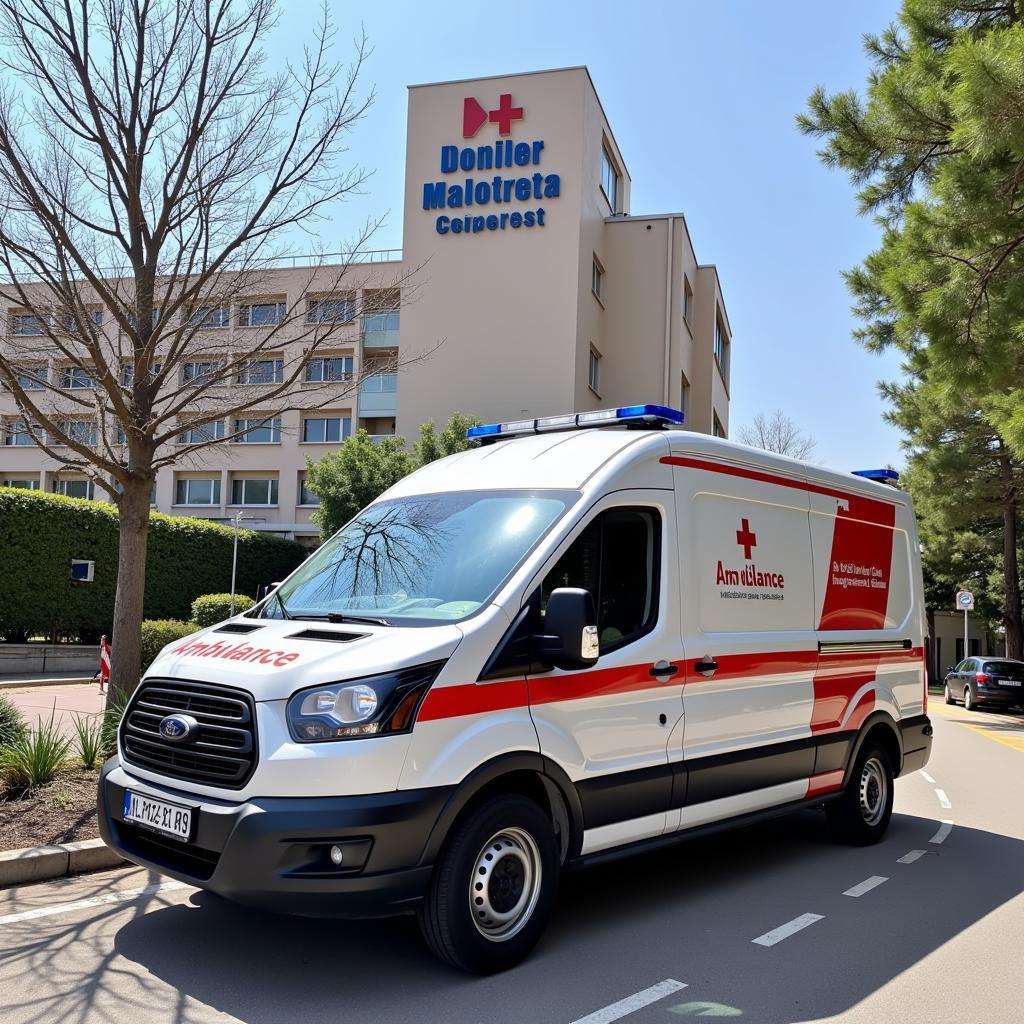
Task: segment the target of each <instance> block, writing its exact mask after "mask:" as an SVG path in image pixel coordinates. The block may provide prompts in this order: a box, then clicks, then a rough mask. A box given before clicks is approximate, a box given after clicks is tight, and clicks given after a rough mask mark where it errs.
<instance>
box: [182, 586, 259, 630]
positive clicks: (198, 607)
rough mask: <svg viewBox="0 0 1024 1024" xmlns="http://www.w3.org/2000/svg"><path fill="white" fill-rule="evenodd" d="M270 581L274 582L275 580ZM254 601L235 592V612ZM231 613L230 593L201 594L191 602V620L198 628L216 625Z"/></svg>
mask: <svg viewBox="0 0 1024 1024" xmlns="http://www.w3.org/2000/svg"><path fill="white" fill-rule="evenodd" d="M272 582H274V583H276V582H277V580H273V581H272ZM255 603H256V602H255V601H254V600H253V599H252V598H251V597H247V596H246V595H245V594H235V614H236V615H239V614H241V613H242V612H247V611H248V610H249V609H250V608H251V607H252V606H253V605H254V604H255ZM230 615H231V595H230V594H203V595H202V596H201V597H197V598H196V599H195V600H194V601H193V602H192V621H193V622H194V623H195V624H196V625H197V626H199V627H200V628H202V627H205V626H216V625H217V623H218V622H223V621H224V620H225V619H226V618H228V617H229V616H230Z"/></svg>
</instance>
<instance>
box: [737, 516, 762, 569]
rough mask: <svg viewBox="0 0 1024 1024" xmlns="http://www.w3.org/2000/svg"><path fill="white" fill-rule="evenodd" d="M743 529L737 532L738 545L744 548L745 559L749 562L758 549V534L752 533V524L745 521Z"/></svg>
mask: <svg viewBox="0 0 1024 1024" xmlns="http://www.w3.org/2000/svg"><path fill="white" fill-rule="evenodd" d="M742 527H743V528H742V529H740V530H737V531H736V543H737V544H739V546H740V547H741V548H743V557H744V558H745V559H746V560H747V561H748V562H749V561H750V558H751V554H752V553H753V549H754V548H756V547H757V534H756V533H751V530H750V523H749V522H748V521H747V520H746V519H744V520H743V523H742Z"/></svg>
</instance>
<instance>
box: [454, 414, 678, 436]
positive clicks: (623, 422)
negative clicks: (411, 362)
mask: <svg viewBox="0 0 1024 1024" xmlns="http://www.w3.org/2000/svg"><path fill="white" fill-rule="evenodd" d="M682 423H683V414H682V413H681V412H680V411H679V410H678V409H670V408H669V407H668V406H667V405H624V406H621V407H620V408H618V409H598V410H596V411H595V412H568V413H563V414H562V415H560V416H539V417H537V418H536V419H532V420H510V421H509V422H508V423H484V424H482V425H481V426H479V427H470V428H469V430H467V431H466V437H467V438H468V439H469V440H470V441H476V442H477V443H479V444H487V443H489V442H491V441H500V440H502V439H503V438H506V437H525V436H526V435H527V434H549V433H554V432H555V431H559V430H585V429H587V428H588V427H617V426H627V427H649V428H654V429H661V428H664V427H679V426H682Z"/></svg>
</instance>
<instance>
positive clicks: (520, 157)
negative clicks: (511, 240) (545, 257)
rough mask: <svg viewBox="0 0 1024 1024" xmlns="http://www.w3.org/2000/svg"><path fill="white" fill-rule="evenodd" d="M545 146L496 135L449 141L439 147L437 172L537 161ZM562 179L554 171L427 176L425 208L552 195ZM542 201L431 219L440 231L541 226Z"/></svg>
mask: <svg viewBox="0 0 1024 1024" xmlns="http://www.w3.org/2000/svg"><path fill="white" fill-rule="evenodd" d="M543 151H544V140H543V139H534V140H533V141H532V142H513V141H512V139H500V140H499V141H497V142H495V143H492V144H490V145H484V146H461V147H460V146H452V145H445V146H441V148H440V168H441V173H442V174H456V173H458V172H459V171H462V172H463V173H465V174H472V173H474V172H475V173H476V174H477V175H479V174H480V172H482V171H501V170H511V169H512V168H521V167H529V166H537V165H539V164H540V162H541V154H542V153H543ZM561 191H562V182H561V178H560V176H559V175H558V174H545V173H543V172H542V171H534V172H533V173H532V174H530V175H529V176H527V175H514V176H508V177H506V176H504V175H502V174H494V175H489V176H480V177H472V176H471V177H466V178H463V179H462V181H458V182H455V181H451V180H447V181H427V182H424V183H423V209H424V210H460V209H462V208H464V207H467V206H488V205H491V204H492V203H493V204H500V205H505V204H511V203H527V202H530V201H531V200H535V199H557V198H558V197H559V196H560V195H561ZM544 216H545V210H544V207H542V206H539V207H536V208H534V209H529V210H511V211H508V212H502V213H482V214H479V215H476V216H474V215H465V216H454V217H453V216H448V215H441V216H439V217H437V219H436V220H435V222H434V230H435V231H437V233H438V234H439V235H447V234H454V235H460V234H478V233H479V232H482V231H504V230H505V229H506V228H510V229H512V230H519V229H520V228H533V227H544Z"/></svg>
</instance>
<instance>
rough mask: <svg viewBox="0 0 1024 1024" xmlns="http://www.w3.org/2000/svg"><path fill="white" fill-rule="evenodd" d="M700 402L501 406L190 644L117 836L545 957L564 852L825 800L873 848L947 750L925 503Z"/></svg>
mask: <svg viewBox="0 0 1024 1024" xmlns="http://www.w3.org/2000/svg"><path fill="white" fill-rule="evenodd" d="M681 419H682V416H681V414H680V413H677V412H675V411H673V410H671V409H667V408H664V407H661V406H633V407H629V408H621V409H613V410H607V411H604V412H593V413H580V414H569V415H565V416H555V417H549V418H545V419H537V420H529V421H524V422H519V423H505V424H495V425H490V426H485V427H478V428H474V430H472V431H471V432H470V433H471V435H472V436H473V437H474V438H476V439H477V440H478V441H479V442H480V444H479V445H478V446H477V447H476V448H474V449H472V450H469V451H466V452H464V453H461V454H458V455H453V456H450V457H449V458H446V459H443V460H441V461H439V462H435V463H433V464H431V465H428V466H426V467H424V468H423V469H420V470H418V471H417V472H415V473H413V474H412V475H410V476H408V477H406V478H405V479H404V480H402V481H401V482H399V483H398V484H397V485H395V486H394V487H393V488H391V490H389V491H388V492H387V493H385V494H384V495H382V496H381V498H380V499H379V500H377V501H376V502H374V503H373V504H372V505H370V506H369V508H367V509H365V510H364V511H363V512H361V513H360V514H359V515H358V516H357V517H356V518H355V519H353V520H352V521H351V522H350V523H349V524H348V525H347V526H345V527H344V528H343V529H342V530H341V531H340V532H339V533H337V534H335V536H333V537H332V538H330V540H328V541H327V542H326V543H325V544H324V545H323V546H322V547H321V548H320V549H319V550H318V551H317V552H316V553H315V554H314V555H312V556H311V557H310V558H309V560H308V561H306V562H305V564H303V565H302V566H301V567H300V568H299V569H298V570H296V572H295V573H294V574H293V575H292V576H290V577H289V578H288V579H287V580H286V581H285V582H284V583H282V584H281V585H280V586H279V587H278V588H277V589H276V591H275V592H274V593H273V594H272V595H271V596H270V597H269V598H268V599H267V600H265V601H264V602H263V603H262V604H260V605H258V606H257V607H256V608H255V609H253V610H252V611H250V612H247V613H246V614H244V615H239V616H236V617H235V618H233V619H231V620H229V621H227V622H224V623H221V624H220V625H218V626H214V627H212V628H209V629H204V630H202V631H201V632H198V633H195V634H193V635H192V636H190V637H188V638H186V639H184V640H181V641H177V642H175V643H174V644H173V645H170V646H168V647H167V648H165V649H164V651H163V652H162V653H161V654H160V656H159V657H158V658H157V659H156V661H155V662H154V663H153V665H152V667H151V668H150V669H149V671H148V672H147V673H146V675H145V678H144V679H143V681H142V683H141V685H140V686H139V689H138V691H137V692H136V694H135V696H134V698H133V700H132V702H131V704H130V706H129V708H128V710H127V712H126V714H125V716H124V720H123V723H122V726H121V731H120V737H119V741H120V742H119V754H118V756H117V757H116V758H113V759H111V761H110V762H108V763H107V765H105V767H104V769H103V774H102V778H101V780H100V807H101V819H102V823H103V824H102V827H103V835H104V838H105V839H106V841H107V842H108V843H109V844H110V845H111V846H113V847H114V848H116V849H117V850H119V851H120V852H121V853H123V854H124V855H125V856H126V857H128V858H129V859H130V860H132V861H135V862H136V863H139V864H142V865H145V866H147V867H151V868H154V869H155V870H157V871H160V872H162V873H164V874H167V875H170V876H172V877H174V878H177V879H180V880H182V881H185V882H187V883H190V884H193V885H197V886H201V887H202V888H205V889H208V890H211V891H212V892H215V893H219V894H220V895H222V896H224V897H227V898H228V899H232V900H237V901H239V902H242V903H248V904H254V905H258V906H263V907H268V908H273V909H276V910H281V911H286V912H290V913H297V914H306V915H324V916H340V917H361V916H377V915H389V914H397V913H403V912H411V911H416V912H417V913H418V914H419V918H420V922H421V925H422V929H423V933H424V935H425V937H426V940H427V942H428V943H429V944H430V946H431V947H432V949H433V950H434V951H435V952H436V953H437V954H438V955H440V956H441V957H442V958H444V959H445V960H447V961H448V962H450V963H451V964H453V965H455V966H457V967H460V968H462V969H465V970H468V971H475V972H487V971H493V970H497V969H501V968H504V967H507V966H509V965H511V964H514V963H516V962H517V961H519V960H521V959H522V958H523V957H524V956H525V955H526V954H527V953H528V951H529V950H530V949H531V947H532V946H533V945H534V944H535V943H536V942H537V940H538V938H539V937H540V935H541V933H542V931H543V929H544V926H545V923H546V921H547V919H548V917H549V915H550V913H551V909H552V905H553V900H554V895H555V890H556V886H557V884H558V877H559V874H560V871H561V869H562V868H564V867H565V866H567V865H575V864H578V863H581V862H586V861H588V860H590V859H594V858H597V857H607V856H609V855H611V854H620V853H623V852H627V851H632V850H639V849H645V848H649V847H650V846H651V845H653V844H658V843H667V842H673V841H676V840H678V839H680V838H683V837H686V836H692V835H694V834H697V833H699V832H701V831H702V830H706V829H709V828H712V827H721V824H722V823H723V822H734V823H737V824H739V823H743V822H750V821H752V820H754V819H756V818H759V817H762V816H767V815H774V814H778V813H781V812H786V811H789V810H791V809H793V808H798V807H803V806H805V805H824V810H825V813H826V815H827V818H828V822H829V824H830V825H831V826H832V828H833V829H834V831H835V833H836V834H837V835H838V836H839V837H840V838H841V839H843V840H845V841H848V842H852V843H857V844H867V843H873V842H877V841H878V840H879V839H880V838H881V837H882V835H883V834H884V832H885V830H886V827H887V825H888V823H889V818H890V815H891V813H892V805H893V780H894V778H895V777H897V776H899V775H903V774H906V773H907V772H911V771H914V770H916V769H918V768H921V767H922V766H923V765H924V764H925V763H926V762H927V760H928V755H929V751H930V747H931V734H932V728H931V725H930V723H929V720H928V718H927V716H926V710H927V683H926V678H925V662H924V608H923V605H922V583H921V569H920V564H919V558H918V542H917V534H916V527H915V523H914V513H913V510H912V507H911V502H910V499H909V498H908V497H907V495H905V494H903V493H901V492H900V491H898V490H897V489H895V488H894V487H892V486H888V485H886V484H884V483H880V482H876V481H875V480H872V479H866V478H865V477H863V476H857V475H850V474H845V473H834V472H829V471H827V470H825V469H821V468H819V467H817V466H811V465H806V464H803V463H799V462H795V461H793V460H791V459H786V458H782V457H779V456H775V455H770V454H767V453H765V452H762V451H756V450H753V449H750V448H746V447H743V446H740V445H736V444H731V443H729V442H727V441H724V440H720V439H717V438H712V437H707V436H704V435H701V434H696V433H689V432H684V431H682V430H676V429H671V428H672V427H673V426H675V425H678V424H679V423H680V422H681ZM869 475H872V476H882V477H884V476H886V475H893V474H886V473H885V472H882V473H879V474H869Z"/></svg>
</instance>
